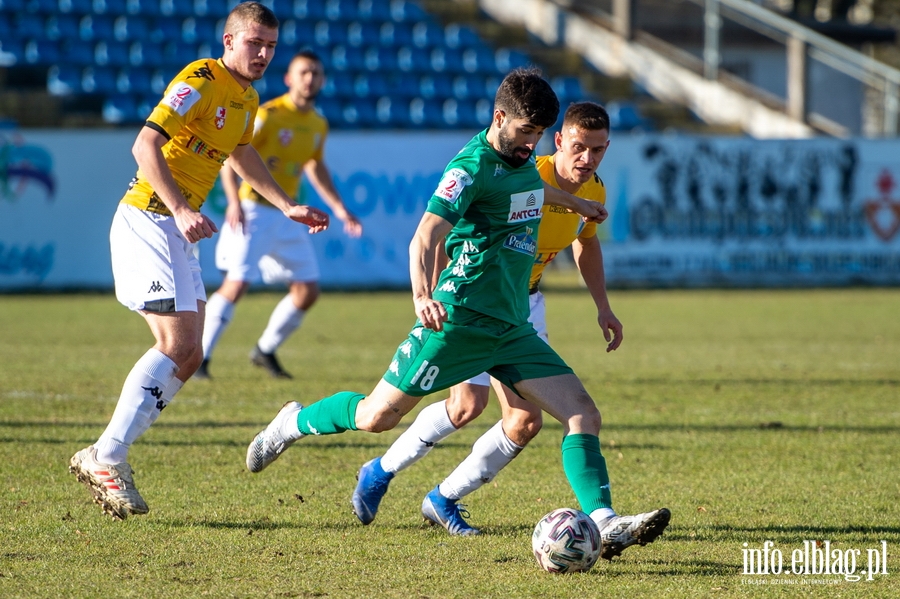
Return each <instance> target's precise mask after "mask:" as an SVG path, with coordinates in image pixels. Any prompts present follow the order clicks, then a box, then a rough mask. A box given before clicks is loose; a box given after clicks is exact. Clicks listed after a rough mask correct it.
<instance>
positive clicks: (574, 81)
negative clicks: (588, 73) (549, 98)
mask: <svg viewBox="0 0 900 599" xmlns="http://www.w3.org/2000/svg"><path fill="white" fill-rule="evenodd" d="M550 85H551V86H552V87H553V91H555V92H556V95H557V96H558V97H559V105H560V107H564V106H568V105H569V104H570V103H572V102H578V101H579V100H583V99H584V90H583V89H582V88H581V80H580V79H578V77H571V76H570V77H554V78H553V79H552V80H551V81H550Z"/></svg>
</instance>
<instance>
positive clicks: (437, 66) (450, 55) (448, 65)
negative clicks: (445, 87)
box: [429, 46, 465, 74]
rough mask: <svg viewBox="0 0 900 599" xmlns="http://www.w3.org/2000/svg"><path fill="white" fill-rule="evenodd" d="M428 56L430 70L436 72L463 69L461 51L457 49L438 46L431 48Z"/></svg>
mask: <svg viewBox="0 0 900 599" xmlns="http://www.w3.org/2000/svg"><path fill="white" fill-rule="evenodd" d="M429 58H430V60H431V70H433V71H435V72H437V73H448V74H452V73H462V72H463V71H464V70H465V69H464V68H463V61H462V53H461V52H460V51H459V50H454V49H452V48H444V47H442V46H438V47H436V48H434V49H432V50H431V54H430V56H429Z"/></svg>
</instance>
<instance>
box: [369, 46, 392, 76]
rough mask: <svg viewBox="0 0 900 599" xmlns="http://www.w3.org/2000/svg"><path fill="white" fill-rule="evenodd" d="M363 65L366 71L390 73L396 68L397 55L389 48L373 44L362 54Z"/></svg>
mask: <svg viewBox="0 0 900 599" xmlns="http://www.w3.org/2000/svg"><path fill="white" fill-rule="evenodd" d="M363 66H364V67H365V68H366V70H368V71H372V72H378V71H380V72H382V73H391V72H393V71H394V70H396V68H397V55H396V54H395V53H394V52H393V51H392V50H391V49H390V48H381V47H378V46H373V47H370V48H368V49H367V50H366V53H365V54H364V55H363Z"/></svg>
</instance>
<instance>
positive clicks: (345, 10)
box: [325, 0, 357, 21]
mask: <svg viewBox="0 0 900 599" xmlns="http://www.w3.org/2000/svg"><path fill="white" fill-rule="evenodd" d="M356 7H357V3H356V1H355V0H326V2H325V18H326V19H328V20H329V21H352V20H353V19H355V18H357V9H356Z"/></svg>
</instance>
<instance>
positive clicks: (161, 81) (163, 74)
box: [150, 67, 181, 97]
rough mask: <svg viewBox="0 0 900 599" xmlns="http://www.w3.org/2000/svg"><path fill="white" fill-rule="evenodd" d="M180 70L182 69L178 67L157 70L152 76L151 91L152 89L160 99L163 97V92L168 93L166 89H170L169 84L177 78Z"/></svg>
mask: <svg viewBox="0 0 900 599" xmlns="http://www.w3.org/2000/svg"><path fill="white" fill-rule="evenodd" d="M180 70H181V69H180V68H178V67H163V68H161V69H155V70H154V71H153V74H151V75H150V89H152V90H153V93H154V94H156V95H157V96H158V97H160V96H162V95H163V92H165V91H166V87H168V85H169V83H171V82H172V79H174V78H175V75H177V74H178V73H179V71H180Z"/></svg>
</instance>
